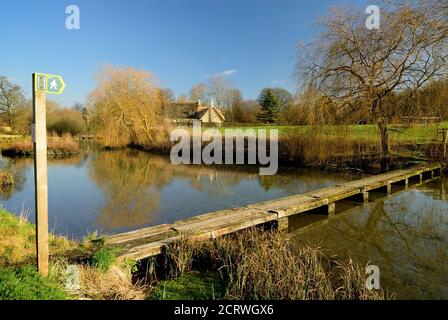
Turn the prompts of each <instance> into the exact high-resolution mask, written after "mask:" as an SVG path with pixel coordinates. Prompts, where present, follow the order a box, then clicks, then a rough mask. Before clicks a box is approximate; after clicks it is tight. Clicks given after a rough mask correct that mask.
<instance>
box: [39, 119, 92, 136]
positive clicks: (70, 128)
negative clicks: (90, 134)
mask: <svg viewBox="0 0 448 320" xmlns="http://www.w3.org/2000/svg"><path fill="white" fill-rule="evenodd" d="M47 129H48V131H50V132H56V133H57V134H58V135H60V136H62V135H63V134H66V133H68V134H70V135H72V136H76V135H78V134H80V133H81V132H82V131H83V127H82V123H79V122H78V121H75V120H74V119H70V118H64V119H59V120H56V121H55V122H53V123H52V124H50V125H48V126H47Z"/></svg>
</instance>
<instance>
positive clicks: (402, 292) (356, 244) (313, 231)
mask: <svg viewBox="0 0 448 320" xmlns="http://www.w3.org/2000/svg"><path fill="white" fill-rule="evenodd" d="M395 191H396V193H395V194H392V195H391V196H384V195H381V194H377V195H374V196H375V197H374V199H372V200H373V201H371V202H370V203H368V204H366V205H364V206H362V205H361V206H360V205H355V204H351V203H349V202H342V203H340V204H339V206H338V205H337V206H336V208H338V207H339V210H337V211H336V214H334V215H331V216H327V215H325V216H324V215H319V214H305V215H302V216H296V218H294V219H292V220H291V225H292V229H294V231H293V235H294V238H295V239H296V241H297V242H298V243H299V244H302V245H303V244H308V245H316V244H317V245H321V247H322V248H323V249H324V250H326V249H330V250H332V252H333V253H335V254H337V255H339V256H350V257H351V258H353V260H354V261H355V262H356V263H358V264H360V265H361V266H366V265H367V264H368V265H376V266H378V267H379V270H380V275H381V277H380V279H381V286H382V287H384V288H388V289H389V292H394V293H395V295H396V297H397V298H400V299H448V267H447V266H448V193H447V191H448V181H447V180H446V179H436V180H433V181H430V182H428V183H425V184H423V185H421V186H418V187H415V188H411V189H410V190H395Z"/></svg>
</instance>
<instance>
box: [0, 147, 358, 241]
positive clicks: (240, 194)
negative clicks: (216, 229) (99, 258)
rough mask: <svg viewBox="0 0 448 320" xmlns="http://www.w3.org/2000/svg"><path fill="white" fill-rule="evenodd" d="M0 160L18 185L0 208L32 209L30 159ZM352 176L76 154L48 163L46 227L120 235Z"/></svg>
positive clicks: (131, 153)
mask: <svg viewBox="0 0 448 320" xmlns="http://www.w3.org/2000/svg"><path fill="white" fill-rule="evenodd" d="M3 162H4V164H5V165H7V166H9V167H10V168H13V169H14V171H15V172H16V173H15V175H16V176H17V181H19V184H18V185H17V186H16V188H15V191H14V193H12V194H10V195H9V196H8V197H4V199H3V201H2V204H3V205H4V207H6V208H7V209H8V210H13V211H17V210H20V208H21V207H22V206H23V205H25V207H28V208H32V207H33V206H34V189H33V188H34V187H33V181H34V180H33V161H32V159H19V160H14V159H6V158H4V159H3ZM353 178H354V177H347V176H341V175H335V174H328V173H325V172H321V171H311V170H298V169H290V170H288V169H283V170H281V171H280V173H279V174H277V175H276V176H272V177H267V176H264V177H261V176H259V175H258V167H245V166H220V167H215V166H193V165H191V166H175V165H172V164H171V162H170V161H169V158H167V157H164V156H160V155H154V154H148V153H144V152H139V151H135V150H117V151H99V150H95V149H91V150H90V151H89V152H87V151H85V152H83V153H82V154H81V155H80V156H78V157H72V158H64V159H50V160H49V178H48V181H49V206H50V208H49V215H50V225H51V226H52V230H53V231H55V232H58V233H64V234H67V235H69V236H74V237H81V236H83V235H85V234H87V233H88V232H91V231H94V230H99V231H100V232H104V233H114V232H121V231H126V230H131V229H136V228H140V227H144V226H150V225H156V224H161V223H170V222H174V221H175V220H178V219H182V218H186V217H190V216H193V215H196V214H200V213H204V212H209V211H215V210H220V209H224V208H230V207H237V206H242V205H247V204H251V203H256V202H260V201H264V200H270V199H275V198H278V197H283V196H287V195H291V194H297V193H303V192H306V191H310V190H315V189H319V188H323V187H326V186H331V185H333V184H335V183H339V182H343V181H347V180H350V179H353ZM31 218H33V215H31ZM31 220H32V219H31Z"/></svg>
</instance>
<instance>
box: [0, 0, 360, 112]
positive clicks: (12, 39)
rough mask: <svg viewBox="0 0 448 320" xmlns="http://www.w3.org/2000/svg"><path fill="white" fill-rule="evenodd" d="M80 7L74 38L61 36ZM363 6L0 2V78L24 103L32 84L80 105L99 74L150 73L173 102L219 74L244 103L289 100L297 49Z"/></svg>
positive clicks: (317, 0) (247, 0)
mask: <svg viewBox="0 0 448 320" xmlns="http://www.w3.org/2000/svg"><path fill="white" fill-rule="evenodd" d="M72 4H74V5H77V6H78V7H79V8H80V11H81V29H80V30H67V29H66V28H65V20H66V18H67V14H66V13H65V9H66V7H67V6H68V5H72ZM340 4H346V5H364V1H362V0H314V1H313V0H226V1H224V0H86V1H85V0H71V1H65V0H40V1H35V0H28V1H25V0H1V2H0V29H1V30H2V40H1V49H0V75H5V76H7V77H8V78H10V79H11V80H12V81H14V82H15V83H17V84H19V85H20V86H22V87H23V88H24V90H25V93H26V95H27V97H29V96H30V87H31V74H32V73H33V72H43V73H52V74H60V75H62V76H63V77H64V79H65V82H66V84H67V87H66V89H65V92H64V93H63V94H62V95H61V96H57V97H51V98H52V99H54V100H56V101H58V102H59V103H61V104H62V105H64V106H72V105H73V104H74V103H75V102H81V103H84V101H85V99H86V97H87V95H88V94H89V92H90V91H92V89H94V87H95V85H96V81H95V74H96V73H97V72H98V71H99V69H100V68H101V66H102V65H104V64H114V65H125V66H133V67H137V68H141V69H145V70H148V71H151V72H153V73H154V74H155V75H156V76H157V78H158V79H159V80H160V81H161V83H162V85H163V86H164V87H168V88H171V89H172V90H173V91H174V93H175V94H176V95H179V94H182V93H188V91H189V90H190V88H191V86H192V85H194V84H196V83H199V82H204V81H206V80H207V76H210V75H214V74H221V73H225V74H226V75H227V77H228V78H229V79H231V80H232V81H233V82H234V84H235V86H236V87H237V88H238V89H240V90H241V91H242V92H243V96H244V98H246V99H252V98H255V97H256V96H257V95H258V93H259V92H260V90H261V89H262V88H264V87H267V86H282V87H285V88H287V89H289V90H291V91H294V90H295V87H296V85H295V84H294V81H293V78H292V73H293V68H294V58H295V55H296V51H297V44H298V43H299V41H301V40H305V41H306V40H307V39H309V38H310V37H311V36H312V34H313V32H315V30H316V28H315V23H316V20H317V19H318V18H319V17H321V16H323V15H325V13H326V12H327V10H328V8H329V7H330V6H333V5H340Z"/></svg>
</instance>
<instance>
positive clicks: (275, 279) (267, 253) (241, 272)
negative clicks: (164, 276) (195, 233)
mask: <svg viewBox="0 0 448 320" xmlns="http://www.w3.org/2000/svg"><path fill="white" fill-rule="evenodd" d="M188 246H189V247H188V248H187V247H186V245H185V243H183V244H180V245H174V246H173V247H171V248H170V249H169V252H168V255H167V259H168V261H169V263H168V264H167V265H171V266H172V268H174V269H173V270H171V271H170V273H171V274H176V275H181V274H184V273H185V272H189V271H191V270H194V269H196V270H201V272H203V273H210V272H216V273H218V274H219V275H220V277H221V279H222V282H223V283H224V284H225V285H224V287H225V293H224V298H225V299H237V300H258V299H261V300H263V299H280V300H296V299H301V300H307V299H324V300H340V299H349V300H368V299H385V298H387V297H386V294H385V293H384V291H369V290H368V289H367V288H366V286H365V274H364V270H363V268H361V267H360V266H358V265H356V264H355V263H354V262H353V261H352V260H350V259H342V258H337V257H334V256H328V255H326V254H324V253H323V252H322V251H321V250H320V249H319V248H314V247H298V246H296V245H295V244H294V242H293V239H292V238H291V236H290V235H288V234H286V233H283V232H274V231H272V232H271V231H260V230H258V229H250V230H247V231H244V232H241V233H239V234H238V235H234V236H226V237H222V238H218V239H215V240H213V241H207V242H189V245H188ZM187 257H188V258H187ZM165 290H166V289H165Z"/></svg>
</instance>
